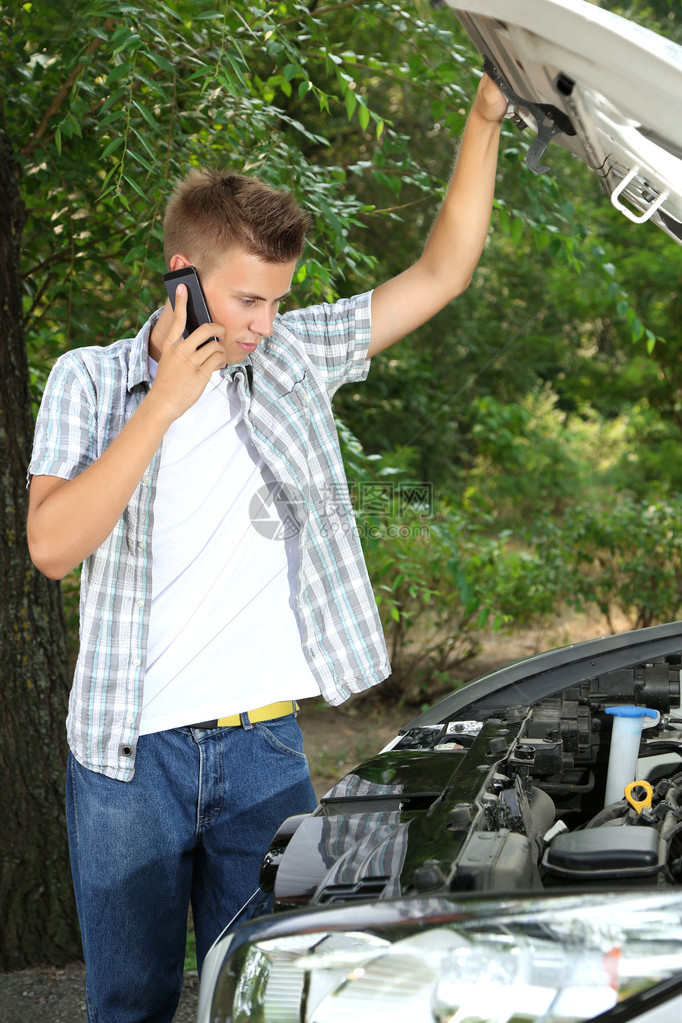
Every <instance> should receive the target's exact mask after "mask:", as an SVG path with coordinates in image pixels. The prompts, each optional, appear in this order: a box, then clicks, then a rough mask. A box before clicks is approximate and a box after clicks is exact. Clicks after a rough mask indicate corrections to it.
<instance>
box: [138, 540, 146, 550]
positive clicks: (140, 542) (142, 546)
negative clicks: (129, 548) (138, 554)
mask: <svg viewBox="0 0 682 1023" xmlns="http://www.w3.org/2000/svg"><path fill="white" fill-rule="evenodd" d="M146 546H147V544H146V543H145V541H144V540H138V541H137V549H138V550H139V551H143V550H144V549H145V547H146Z"/></svg>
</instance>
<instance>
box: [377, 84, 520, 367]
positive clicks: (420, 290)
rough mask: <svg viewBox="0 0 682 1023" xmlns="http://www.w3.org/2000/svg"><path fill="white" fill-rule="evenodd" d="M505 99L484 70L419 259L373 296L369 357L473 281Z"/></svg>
mask: <svg viewBox="0 0 682 1023" xmlns="http://www.w3.org/2000/svg"><path fill="white" fill-rule="evenodd" d="M506 110H507V101H506V99H505V98H504V96H503V95H502V93H501V92H500V90H499V89H498V88H497V86H496V85H495V83H494V82H492V81H491V79H490V78H488V76H487V75H485V74H484V75H483V78H482V79H481V81H480V83H479V86H478V91H477V94H476V99H475V101H474V104H473V106H472V109H471V112H470V114H469V117H468V120H467V123H466V128H465V130H464V137H463V139H462V144H461V147H460V152H459V157H458V159H457V162H456V165H455V169H454V172H453V175H452V180H451V182H450V186H449V188H448V191H447V194H446V196H445V199H444V201H443V205H442V206H441V209H440V212H439V214H438V217H437V218H436V222H435V224H434V225H433V228H432V230H431V233H430V235H429V238H428V241H427V243H426V245H425V247H424V251H423V253H422V255H421V256H420V258H419V259H418V260H417V262H416V263H414V264H413V265H412V266H411V267H409V268H408V269H407V270H404V271H403V273H401V274H398V276H397V277H393V278H392V279H391V280H390V281H386V282H385V283H384V284H382V285H380V286H379V287H378V288H377V289H376V290H375V291H374V293H373V295H372V337H371V341H370V346H369V352H368V358H369V357H371V356H372V355H376V353H377V352H380V351H382V350H383V349H384V348H388V346H389V345H392V344H393V343H394V342H395V341H398V340H400V338H401V337H404V336H405V335H406V334H409V332H410V331H412V330H415V329H416V328H417V327H419V326H421V324H422V323H425V322H426V321H427V320H429V319H430V318H431V317H432V316H434V315H435V314H436V313H437V312H439V311H440V310H441V309H442V308H443V307H444V306H445V305H447V303H448V302H450V301H451V299H453V298H455V297H456V296H457V295H459V294H460V293H461V292H462V291H464V290H465V289H466V288H467V287H468V285H469V282H470V281H471V278H472V275H473V272H474V270H475V268H476V264H477V263H478V260H479V259H480V256H481V252H482V251H483V245H484V244H485V239H486V236H487V233H488V228H489V226H490V213H491V209H492V201H493V193H494V188H495V171H496V167H497V150H498V145H499V139H500V127H501V124H502V119H503V117H504V115H505V113H506Z"/></svg>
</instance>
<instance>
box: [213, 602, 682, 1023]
mask: <svg viewBox="0 0 682 1023" xmlns="http://www.w3.org/2000/svg"><path fill="white" fill-rule="evenodd" d="M681 666H682V623H679V622H678V623H674V624H670V625H663V626H657V627H655V628H651V629H645V630H640V631H637V632H631V633H626V634H624V635H620V636H611V637H606V638H603V639H600V640H594V641H590V642H587V643H582V644H579V645H576V646H570V647H566V648H563V649H560V650H556V651H552V652H549V653H545V654H541V655H539V656H536V657H533V658H530V659H529V660H526V661H522V662H520V663H518V664H514V665H511V666H510V667H508V668H504V669H502V670H500V671H496V672H494V673H492V674H490V675H487V676H485V677H484V678H481V679H479V680H477V681H476V682H473V683H471V684H469V685H468V686H466V687H465V688H464V689H461V690H459V691H457V692H455V693H453V694H452V695H451V696H449V697H448V698H446V699H445V700H443V701H442V702H441V703H439V704H437V705H436V706H434V707H433V708H432V709H431V710H429V711H428V712H426V713H425V714H422V715H421V716H420V717H418V718H416V719H415V720H414V721H412V722H410V723H409V724H408V725H407V726H406V727H405V729H404V730H403V731H401V733H400V734H399V736H397V737H396V740H395V742H394V743H391V744H390V745H389V748H387V749H385V750H384V751H383V752H381V753H379V754H378V755H377V756H375V757H373V758H371V759H370V760H367V761H366V762H365V763H363V764H361V765H360V766H359V767H358V768H356V769H355V770H354V771H352V772H351V773H350V774H348V775H347V776H346V777H345V778H343V779H342V780H341V781H340V782H339V783H338V784H337V785H335V786H334V787H333V788H332V789H331V790H330V791H329V792H328V793H327V795H326V796H325V797H324V798H323V799H322V801H321V803H320V806H319V807H318V809H317V810H316V811H315V812H314V813H312V814H311V815H306V816H304V817H302V818H293V819H292V820H290V821H288V822H287V823H286V825H285V826H284V827H283V829H282V830H281V831H280V834H279V835H278V836H277V838H276V839H275V841H274V842H273V845H272V848H271V850H270V853H269V854H268V857H267V858H266V861H265V863H264V866H263V872H262V887H263V888H264V889H265V890H267V891H270V892H272V894H273V896H274V909H275V912H274V914H273V915H272V916H264V917H261V918H259V919H257V920H247V921H245V922H244V923H242V924H240V925H239V924H238V925H237V926H236V927H235V928H233V929H232V930H231V932H230V934H228V935H226V936H225V937H224V938H223V939H221V940H220V941H219V942H218V943H217V944H216V946H214V948H213V950H212V951H211V953H210V955H209V958H208V959H207V962H206V965H205V967H204V977H203V980H202V1003H201V1005H202V1013H203V1014H202V1015H200V1019H201V1020H211V1021H212V1023H217V1021H221V1023H222V1021H228V1020H229V1021H242V1020H246V1019H249V1020H263V1021H264V1023H265V1021H267V1023H271V1021H272V1023H288V1021H289V1020H291V1021H294V1020H295V1021H306V1023H329V1021H332V1020H342V1019H344V1020H345V1019H348V1020H349V1019H353V1020H365V1019H366V1020H370V1019H371V1020H372V1023H379V1021H382V1020H391V1021H396V1020H402V1019H405V1020H408V1019H409V1020H410V1021H411V1023H415V1021H419V1020H429V1021H432V1020H439V1021H440V1020H455V1019H457V1020H458V1021H459V1020H468V1019H474V1018H476V1019H481V1020H484V1019H485V1020H487V1019H491V1020H492V1019H499V1020H504V1021H506V1020H512V1019H514V1020H515V1019H521V1018H523V1019H533V1020H534V1019H548V1020H549V1019H551V1020H554V1019H562V1020H563V1019H588V1018H592V1017H593V1016H595V1015H598V1014H599V1013H602V1012H606V1013H608V1018H613V1019H614V1020H615V1019H620V1018H623V1019H624V1018H632V1017H633V1016H637V1017H638V1018H642V1019H647V1020H648V1019H649V1018H651V1019H654V1018H656V1019H665V1020H670V1021H672V1020H673V1019H675V1020H677V1019H679V1018H680V1012H682V892H680V890H679V882H680V880H681V879H682V713H681V712H680V668H681ZM621 707H635V708H639V709H642V708H646V710H647V711H649V712H650V716H649V717H647V718H645V719H644V724H645V725H646V727H644V728H643V729H642V731H641V739H640V738H638V740H637V744H638V746H639V750H638V752H637V754H636V759H635V760H634V761H633V762H632V764H631V766H630V774H631V775H632V777H631V778H630V777H629V775H627V772H626V776H627V777H628V778H629V781H631V782H632V783H635V784H633V785H629V784H628V786H627V787H628V798H627V799H626V798H624V795H623V796H622V797H621V798H619V799H616V800H614V801H612V802H607V801H606V799H605V795H606V787H607V777H608V775H609V762H610V759H611V758H612V757H615V760H616V761H617V762H618V766H620V767H622V766H623V764H622V760H623V758H622V755H621V754H620V753H618V752H615V753H612V739H613V732H614V721H615V720H616V719H615V718H614V716H613V714H612V713H611V712H610V711H611V710H612V709H613V708H621ZM624 791H625V788H624ZM651 1013H653V1014H654V1015H653V1016H651V1015H650V1014H651ZM605 1018H607V1017H605Z"/></svg>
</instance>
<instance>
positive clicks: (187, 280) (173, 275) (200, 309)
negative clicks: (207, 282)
mask: <svg viewBox="0 0 682 1023" xmlns="http://www.w3.org/2000/svg"><path fill="white" fill-rule="evenodd" d="M163 282H164V284H165V285H166V291H167V292H168V297H169V298H170V300H171V305H172V306H173V309H175V291H176V289H177V286H178V284H186V285H187V324H186V326H185V333H184V334H183V337H189V335H190V334H191V333H192V332H193V331H195V330H196V329H197V327H200V326H201V324H202V323H210V322H211V314H210V312H209V311H208V304H207V302H206V296H205V295H204V289H203V288H202V287H201V281H200V280H199V274H198V273H197V269H196V267H195V266H183V267H181V268H180V269H179V270H169V271H168V273H165V274H164V275H163ZM215 340H217V339H216V338H214V337H209V338H208V339H207V340H206V341H202V343H201V344H200V345H199V346H198V348H203V346H204V345H207V344H208V342H209V341H215ZM197 350H198V349H197Z"/></svg>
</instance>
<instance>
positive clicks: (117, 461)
mask: <svg viewBox="0 0 682 1023" xmlns="http://www.w3.org/2000/svg"><path fill="white" fill-rule="evenodd" d="M185 311H186V292H185V291H184V290H182V291H181V289H178V293H177V299H176V304H175V314H174V316H173V321H172V327H171V332H170V337H171V338H175V339H178V340H175V342H174V343H170V344H166V345H165V346H164V348H163V350H162V355H161V359H160V361H159V368H158V372H157V377H156V381H155V382H154V385H153V387H152V388H151V390H150V392H149V394H148V395H147V397H146V398H145V399H144V401H143V402H142V403H141V405H140V407H139V408H138V409H137V411H136V412H135V413H134V414H133V416H132V417H131V418H130V419H129V421H128V422H127V423H126V425H125V426H124V428H123V429H122V430H121V432H120V433H119V434H118V436H117V437H115V438H114V440H113V441H112V443H111V444H110V445H109V447H108V448H107V449H106V451H104V452H103V453H102V454H101V455H100V457H99V458H98V459H97V460H96V461H95V462H93V463H92V464H91V465H89V466H88V468H87V469H84V470H83V472H82V473H80V474H79V475H78V476H75V477H74V478H73V479H70V480H66V479H62V478H61V477H59V476H34V477H33V479H32V480H31V490H30V495H29V508H28V522H27V530H28V546H29V551H30V554H31V559H32V560H33V563H34V564H35V566H36V567H37V568H38V569H40V571H41V572H43V573H44V574H45V575H47V576H49V577H50V578H51V579H61V578H63V577H64V576H65V575H66V574H67V573H68V572H70V571H71V570H72V569H73V568H75V567H76V565H79V564H80V563H81V561H83V560H84V559H85V558H87V557H89V555H90V554H92V553H93V552H94V551H95V550H96V549H97V548H98V547H99V546H100V544H102V543H103V542H104V540H106V538H107V537H108V536H109V534H110V533H111V531H112V530H113V528H114V526H115V525H116V523H117V522H118V520H119V518H120V517H121V515H122V514H123V512H124V511H125V508H126V506H127V504H128V502H129V501H130V498H131V497H132V495H133V493H134V491H135V488H136V487H137V485H138V483H139V482H140V480H141V478H142V476H143V475H144V472H145V470H146V468H147V466H148V465H149V463H150V462H151V460H152V458H153V457H154V454H155V452H156V450H157V448H158V447H159V444H160V443H161V441H162V440H163V437H164V434H165V433H166V430H167V429H168V427H169V426H170V425H171V423H172V422H173V421H174V420H175V419H177V418H178V417H179V416H181V415H182V413H183V412H184V411H185V410H186V409H188V408H189V407H190V406H191V405H193V404H194V402H195V401H196V400H197V399H198V398H199V397H200V395H201V394H202V393H203V390H204V388H205V386H206V382H207V380H209V379H210V375H211V373H212V372H213V371H214V370H216V369H221V368H222V367H223V366H224V365H225V355H224V351H223V348H222V346H221V345H220V344H219V342H217V341H213V342H211V343H209V344H207V345H205V346H204V347H203V348H200V349H199V350H198V351H197V350H196V348H197V345H198V344H200V343H201V341H202V340H206V339H207V338H208V337H211V336H214V335H218V336H221V335H222V333H223V328H222V327H219V326H218V325H217V324H215V323H213V324H204V325H203V326H202V327H199V329H198V330H196V331H195V332H194V333H193V334H190V336H189V337H188V338H186V339H184V340H183V338H182V334H183V331H184V324H185Z"/></svg>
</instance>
